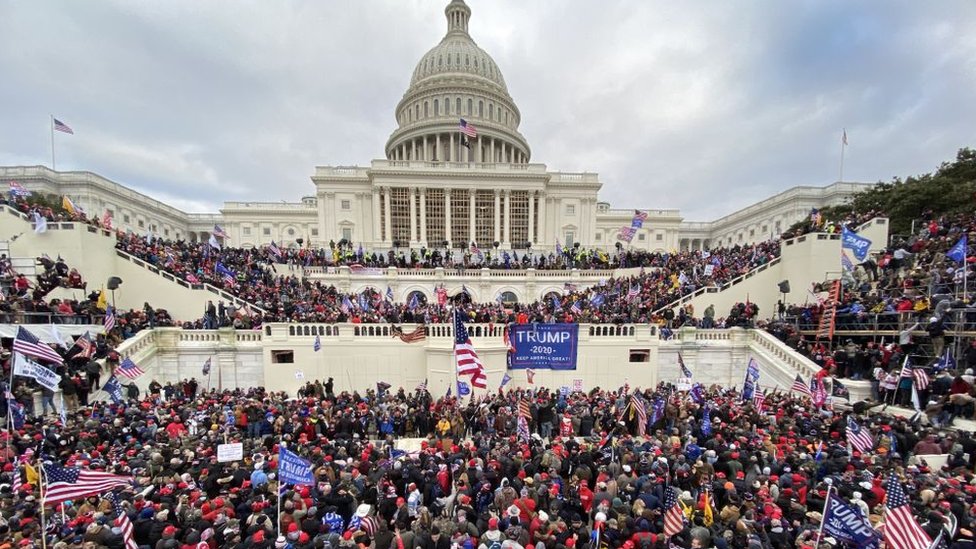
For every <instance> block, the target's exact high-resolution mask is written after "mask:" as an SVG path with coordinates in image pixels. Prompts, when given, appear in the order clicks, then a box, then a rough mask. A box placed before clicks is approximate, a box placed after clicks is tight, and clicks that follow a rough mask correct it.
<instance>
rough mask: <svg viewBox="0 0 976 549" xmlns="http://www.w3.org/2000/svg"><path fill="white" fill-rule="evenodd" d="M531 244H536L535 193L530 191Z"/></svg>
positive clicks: (529, 237)
mask: <svg viewBox="0 0 976 549" xmlns="http://www.w3.org/2000/svg"><path fill="white" fill-rule="evenodd" d="M528 239H529V242H531V243H532V244H535V191H529V236H528Z"/></svg>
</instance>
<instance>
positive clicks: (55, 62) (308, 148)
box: [0, 0, 976, 220]
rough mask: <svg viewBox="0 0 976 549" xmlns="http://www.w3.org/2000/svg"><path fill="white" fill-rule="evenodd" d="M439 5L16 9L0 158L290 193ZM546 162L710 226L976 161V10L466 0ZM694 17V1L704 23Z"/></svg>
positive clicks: (375, 101)
mask: <svg viewBox="0 0 976 549" xmlns="http://www.w3.org/2000/svg"><path fill="white" fill-rule="evenodd" d="M445 4H446V1H443V0H436V1H435V0H424V1H421V0H413V1H410V2H404V1H393V0H388V1H380V0H364V1H355V0H342V1H336V2H327V3H326V2H313V1H296V2H289V3H280V2H275V3H267V2H229V1H224V2H206V3H200V2H193V1H190V0H174V1H171V2H165V3H155V2H148V1H137V2H132V1H123V0H116V1H102V2H85V3H78V2H73V3H71V2H30V3H27V2H24V3H7V4H5V5H4V7H3V8H0V74H4V80H5V82H6V83H7V85H5V86H0V105H3V107H0V109H2V119H3V121H4V123H3V128H4V131H3V132H0V164H48V163H49V162H50V151H49V135H48V122H47V121H48V115H49V113H53V114H55V115H56V116H58V117H59V118H61V119H63V120H64V121H65V122H67V123H69V124H71V125H72V126H73V127H74V128H75V130H76V135H74V136H61V135H58V136H57V139H58V157H59V160H58V165H59V167H60V168H61V169H78V170H90V171H94V172H97V173H100V174H102V175H105V176H106V177H109V178H112V179H115V180H117V181H120V182H123V183H126V184H128V185H131V186H133V187H136V188H138V189H140V190H143V191H146V192H149V193H151V194H153V195H154V196H158V197H159V198H161V199H164V200H167V201H170V202H172V203H174V205H177V206H180V207H184V208H187V209H190V210H192V211H201V210H211V211H212V210H215V209H217V208H218V207H219V206H220V203H221V202H222V201H224V200H238V199H246V200H272V201H274V200H279V199H288V200H295V199H297V198H298V197H299V196H301V195H303V194H308V193H310V192H311V191H312V186H311V183H310V181H309V179H308V177H309V175H311V173H312V171H313V169H314V166H315V165H323V164H344V165H348V164H366V163H368V162H369V160H370V159H372V158H378V157H380V156H381V155H382V150H383V145H384V143H385V141H386V138H387V137H388V135H389V134H390V132H391V131H392V130H393V129H394V127H395V122H394V119H393V109H394V107H395V105H396V103H397V101H399V99H400V97H401V96H402V94H403V91H404V90H405V89H406V87H407V85H408V83H409V79H410V75H411V72H412V71H413V67H414V65H415V64H416V62H417V60H418V59H420V57H421V56H422V55H423V53H424V52H426V51H427V49H429V48H430V47H432V46H433V45H434V44H436V43H437V41H438V40H440V38H441V36H442V35H443V31H444V20H443V8H444V5H445ZM469 4H470V5H471V7H472V10H473V16H472V21H471V30H472V34H473V36H474V38H475V40H476V41H477V42H478V43H479V45H481V46H482V47H483V48H484V49H485V50H486V51H488V52H489V53H491V54H492V55H493V56H494V57H495V60H496V61H497V62H498V64H499V66H500V67H501V69H502V71H503V72H504V74H505V78H506V81H507V82H508V85H509V89H510V92H511V93H512V96H513V97H514V98H515V101H516V103H517V104H518V105H519V107H520V109H521V110H522V120H523V124H522V128H521V129H522V132H523V134H524V135H525V136H526V138H527V139H528V140H529V142H530V144H531V145H532V147H533V161H536V162H544V163H546V164H548V165H549V168H550V169H553V170H564V171H584V170H585V171H594V172H599V173H600V174H601V177H602V179H603V181H604V189H603V192H602V193H601V196H602V198H604V199H606V200H609V201H611V202H613V203H616V204H623V203H627V204H632V203H639V204H641V205H643V206H646V207H652V208H658V207H679V208H681V209H682V211H683V213H684V215H685V217H686V219H693V220H707V219H712V218H714V217H717V216H719V215H724V214H726V213H729V212H730V211H732V210H734V209H735V208H738V207H742V206H745V205H747V204H749V203H751V202H754V201H756V200H760V199H762V198H763V197H765V196H768V195H770V194H772V193H774V192H778V191H781V190H784V189H786V188H789V187H791V186H794V185H800V184H815V185H823V184H827V183H830V182H832V181H834V180H836V179H837V177H838V162H839V155H840V134H841V129H842V128H844V127H846V128H847V131H848V136H849V139H850V146H849V147H848V149H847V152H846V168H845V179H847V180H859V181H875V180H878V179H888V178H890V177H892V176H895V175H902V176H904V175H910V174H915V173H921V172H926V171H930V170H931V169H933V168H934V167H935V166H936V165H938V163H940V162H942V161H943V160H946V159H949V158H951V157H952V156H953V155H954V153H955V150H956V149H957V148H959V147H962V146H972V145H974V144H976V143H974V141H976V140H974V138H976V130H974V129H973V125H972V124H971V121H972V120H973V119H974V118H976V106H974V102H973V95H972V90H974V89H976V36H974V33H972V32H971V29H972V28H976V4H973V3H972V2H966V1H964V0H959V1H949V2H940V3H936V4H919V3H912V2H895V3H890V2H881V1H880V0H877V1H869V2H861V3H849V2H842V1H831V2H794V3H783V2H772V1H768V2H760V3H753V2H731V3H730V2H725V3H711V4H696V5H693V6H691V7H689V5H685V4H675V3H669V2H624V1H622V0H611V1H607V2H599V3H597V2H585V1H583V0H578V1H577V0H540V1H536V2H530V3H529V2H519V1H517V0H493V1H491V2H488V1H485V0H470V2H469ZM692 8H694V9H692Z"/></svg>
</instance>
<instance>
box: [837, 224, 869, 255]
mask: <svg viewBox="0 0 976 549" xmlns="http://www.w3.org/2000/svg"><path fill="white" fill-rule="evenodd" d="M840 238H841V240H840V243H841V244H840V245H841V247H842V248H847V249H849V250H851V251H852V252H854V257H856V258H857V260H858V261H864V260H865V259H867V257H868V249H869V248H870V247H871V241H870V240H868V239H867V238H864V237H863V236H861V235H859V234H857V233H855V232H854V231H851V230H849V229H848V228H847V227H844V230H843V231H841V237H840Z"/></svg>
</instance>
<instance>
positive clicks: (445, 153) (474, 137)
mask: <svg viewBox="0 0 976 549" xmlns="http://www.w3.org/2000/svg"><path fill="white" fill-rule="evenodd" d="M444 14H445V16H446V17H447V34H445V36H444V38H443V39H442V40H441V41H440V43H439V44H437V45H436V46H434V47H433V48H431V50H430V51H428V52H427V53H426V54H424V56H423V57H421V58H420V61H419V62H418V63H417V67H416V68H415V69H414V71H413V75H412V77H411V78H410V86H409V87H408V88H407V91H406V92H405V93H404V94H403V98H402V99H401V100H400V103H399V104H398V105H397V109H396V118H397V122H398V127H397V129H396V130H395V131H394V132H393V134H392V135H391V136H390V138H389V140H388V141H387V143H386V157H387V158H388V159H389V160H427V161H439V162H481V163H490V162H499V163H514V164H524V163H528V161H529V157H530V151H529V146H528V143H527V142H526V141H525V138H524V137H522V134H520V133H519V131H518V126H519V122H520V121H521V114H520V112H519V110H518V107H517V106H516V105H515V101H513V100H512V97H511V96H510V95H509V94H508V86H506V85H505V78H504V77H503V76H502V72H501V70H500V69H499V68H498V65H497V64H496V63H495V60H494V59H492V58H491V56H490V55H488V53H486V52H485V50H483V49H481V48H480V47H478V45H477V44H476V43H475V41H474V40H473V39H472V38H471V35H470V34H468V20H469V19H470V18H471V8H469V7H468V5H467V4H465V3H464V0H453V1H452V2H451V3H450V4H448V6H447V8H445V9H444ZM462 119H463V120H464V121H465V123H466V124H467V125H468V127H469V128H468V131H466V132H465V133H464V134H462V133H461V131H460V125H461V124H460V121H461V120H462Z"/></svg>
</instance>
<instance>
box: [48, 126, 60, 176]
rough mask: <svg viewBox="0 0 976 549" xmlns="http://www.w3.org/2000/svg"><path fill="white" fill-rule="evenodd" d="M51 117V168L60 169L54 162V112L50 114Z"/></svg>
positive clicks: (53, 169)
mask: <svg viewBox="0 0 976 549" xmlns="http://www.w3.org/2000/svg"><path fill="white" fill-rule="evenodd" d="M50 117H51V170H52V171H58V167H57V164H55V162H54V115H53V114H52V115H50Z"/></svg>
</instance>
